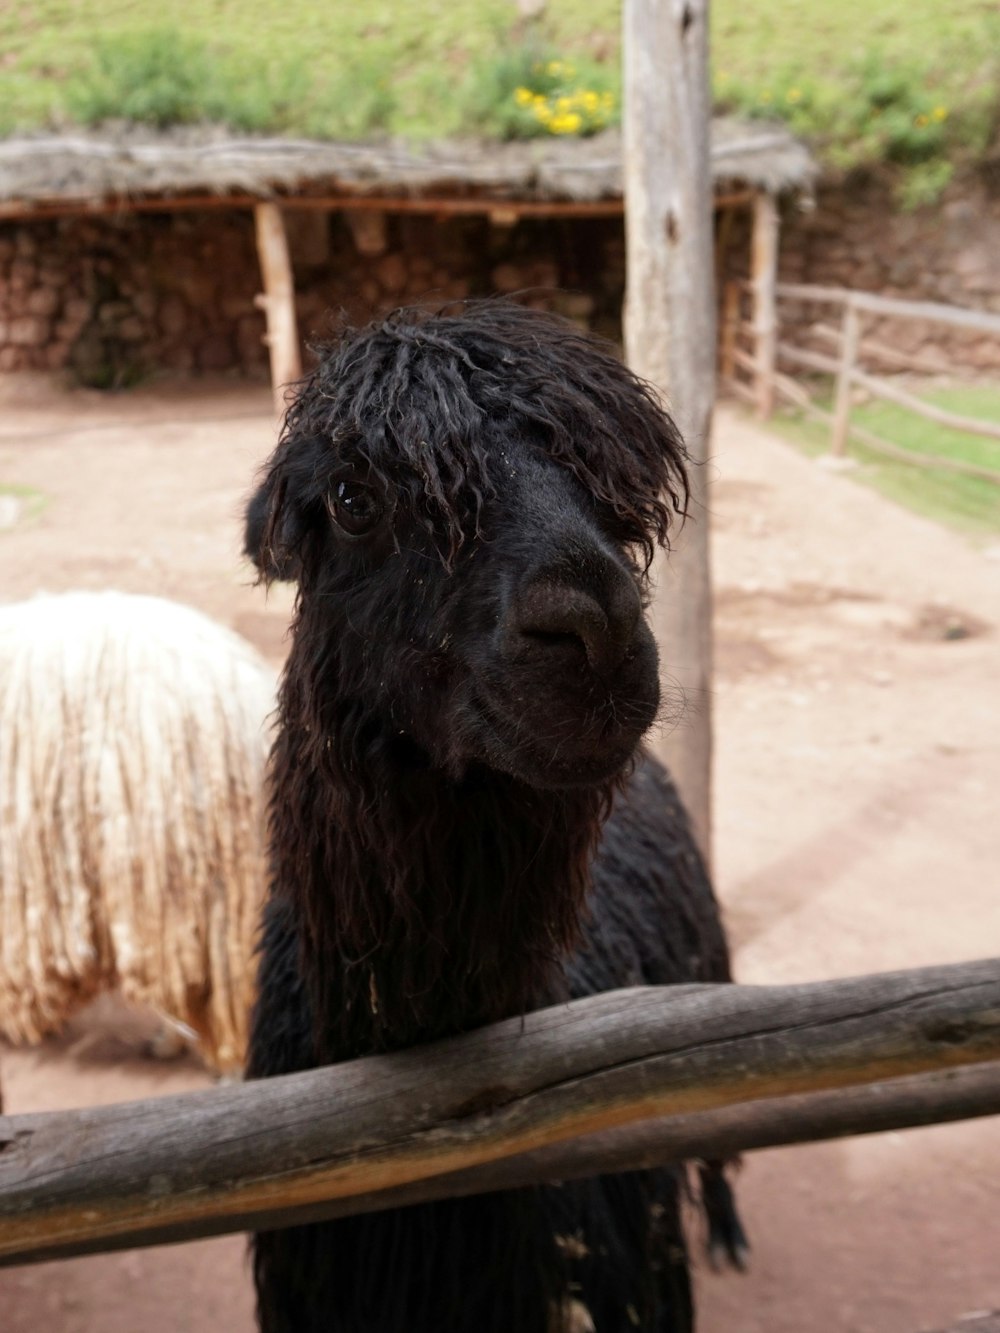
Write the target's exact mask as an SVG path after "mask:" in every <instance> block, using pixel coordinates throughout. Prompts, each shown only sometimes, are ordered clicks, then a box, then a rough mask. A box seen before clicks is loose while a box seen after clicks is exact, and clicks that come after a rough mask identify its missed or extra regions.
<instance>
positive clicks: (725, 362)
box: [719, 278, 742, 384]
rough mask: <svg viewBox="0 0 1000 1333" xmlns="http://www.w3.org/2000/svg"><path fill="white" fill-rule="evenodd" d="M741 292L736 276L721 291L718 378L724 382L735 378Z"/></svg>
mask: <svg viewBox="0 0 1000 1333" xmlns="http://www.w3.org/2000/svg"><path fill="white" fill-rule="evenodd" d="M741 298H742V292H741V289H740V283H739V280H738V279H737V278H730V279H729V281H728V282H727V283H726V285H725V287H724V288H723V293H722V337H721V339H720V346H719V378H720V379H721V380H722V382H723V383H724V384H728V383H729V381H730V380H733V379H735V378H736V340H737V337H738V336H739V325H740V303H741Z"/></svg>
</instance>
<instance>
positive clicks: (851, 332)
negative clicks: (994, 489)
mask: <svg viewBox="0 0 1000 1333" xmlns="http://www.w3.org/2000/svg"><path fill="white" fill-rule="evenodd" d="M755 290H756V289H755V287H754V284H753V283H749V282H739V281H733V282H730V283H728V284H727V285H726V288H725V291H724V293H723V316H722V327H723V336H722V342H721V352H720V373H721V377H722V380H723V383H724V384H725V385H726V386H727V388H728V389H729V391H730V392H733V393H735V394H736V395H737V397H739V398H741V399H743V400H744V401H746V402H750V403H753V404H754V405H756V406H757V408H758V411H759V412H760V413H761V414H762V415H765V416H766V415H767V414H768V411H769V405H770V404H771V403H772V402H773V401H774V398H775V396H778V397H781V398H784V399H785V400H786V401H790V402H793V403H794V404H795V405H796V406H799V407H802V406H803V394H804V393H806V394H808V391H807V390H806V389H805V387H804V386H803V385H801V384H797V383H796V382H795V381H794V380H792V379H791V378H790V377H789V376H788V375H784V374H782V372H781V371H780V370H779V368H778V366H779V363H780V362H785V363H786V364H787V365H791V366H795V367H799V368H802V369H804V370H809V371H816V372H818V373H820V374H829V375H833V376H834V377H835V385H836V387H835V401H834V409H833V412H832V413H828V412H825V411H824V410H823V409H821V408H820V407H819V406H818V405H817V404H815V403H813V402H812V400H811V397H809V399H808V407H807V408H806V410H807V411H808V412H809V415H811V416H813V417H814V418H816V419H817V420H821V421H825V422H828V423H829V425H830V450H831V453H833V454H834V455H843V454H844V453H845V452H846V449H847V440H848V437H849V436H850V435H853V436H855V437H856V438H857V439H858V440H860V441H861V442H862V443H864V444H865V445H867V446H868V448H870V449H872V450H873V451H874V452H876V453H880V454H883V455H884V456H886V457H889V458H893V459H897V460H899V461H902V462H905V463H908V464H910V465H912V466H914V467H923V468H939V469H944V470H947V471H949V472H955V473H960V474H962V475H965V476H970V477H977V478H979V479H981V480H985V481H990V482H993V483H996V484H998V485H1000V469H997V468H993V467H987V466H984V465H982V464H978V463H967V462H965V461H964V460H961V459H952V458H943V457H941V456H939V455H936V454H918V453H915V452H914V451H912V450H907V449H903V448H901V447H900V446H899V445H895V444H892V443H891V442H890V441H888V440H885V439H883V438H882V437H881V436H879V435H876V434H875V433H874V432H872V431H868V430H865V429H863V428H862V427H860V426H858V425H857V424H856V423H854V422H852V421H851V406H852V391H853V390H854V389H856V388H860V389H863V390H864V391H865V392H867V393H869V394H871V395H872V396H873V397H876V398H882V399H884V400H885V401H887V402H891V403H895V404H896V405H897V406H898V407H903V408H905V409H906V410H907V411H910V412H914V413H916V414H917V415H919V416H922V417H924V418H925V419H926V420H928V421H933V422H935V423H936V424H938V425H941V426H945V427H947V428H949V429H951V430H957V431H962V432H965V433H967V434H971V435H978V436H982V437H985V438H986V439H990V440H1000V423H998V422H994V421H986V420H983V419H982V418H978V417H968V416H964V415H961V414H959V413H957V412H949V411H947V410H946V409H944V408H941V407H936V406H934V404H933V403H927V402H924V400H923V399H921V398H919V397H917V396H916V395H915V394H913V393H910V392H908V391H907V390H906V389H904V388H901V387H900V386H899V385H898V384H896V383H891V382H889V381H887V380H886V379H884V378H882V377H880V376H876V375H875V374H873V373H871V372H870V371H867V370H862V369H861V368H860V366H859V361H860V360H861V358H862V357H870V358H874V359H875V360H876V361H880V362H882V363H883V364H889V365H890V366H894V367H895V368H897V369H904V370H912V371H917V372H923V373H940V372H941V371H942V369H943V367H942V365H941V364H940V363H938V362H936V361H934V360H932V359H931V358H928V357H924V356H914V355H911V354H910V353H907V352H903V351H901V350H899V349H898V348H894V347H892V346H890V345H889V344H887V343H886V342H884V341H883V340H882V339H878V338H873V337H870V336H865V334H864V331H863V328H862V317H863V316H864V315H873V316H882V317H889V318H893V319H908V320H919V321H921V322H923V323H937V324H945V325H949V326H951V327H954V328H961V329H969V330H974V331H976V332H979V333H984V334H986V335H988V336H996V337H997V338H998V339H1000V315H995V314H991V313H990V312H988V311H980V310H965V309H961V308H960V307H957V306H948V305H941V304H939V303H936V302H932V301H904V300H898V299H896V298H894V297H887V296H879V295H877V294H876V293H874V292H860V291H854V290H852V289H850V288H846V287H822V286H813V285H809V284H804V283H787V282H785V283H781V282H779V283H777V284H776V285H775V287H774V295H775V300H776V301H797V302H804V303H808V304H814V305H835V306H839V307H840V308H841V310H842V312H843V314H842V321H841V327H840V328H839V329H834V328H832V327H831V326H830V325H829V324H822V323H819V324H816V325H814V326H813V327H812V328H811V329H810V334H811V335H813V336H814V337H815V338H817V339H819V341H821V342H822V343H825V344H827V346H830V345H831V344H832V347H833V350H832V352H830V353H827V352H822V351H816V350H815V349H813V348H809V347H801V346H799V345H797V344H792V343H790V342H789V341H788V340H787V339H782V338H781V337H780V336H777V337H776V336H775V334H774V329H773V328H769V330H768V335H767V337H766V338H764V337H763V336H762V332H761V330H760V328H758V323H759V321H755V320H754V319H751V318H749V317H747V316H746V315H745V314H744V310H743V307H744V302H745V300H746V299H747V298H750V297H752V296H753V294H754V292H755ZM756 304H759V302H758V303H756ZM739 371H744V372H745V373H746V375H747V376H748V378H747V379H741V378H740V376H739V374H738V372H739Z"/></svg>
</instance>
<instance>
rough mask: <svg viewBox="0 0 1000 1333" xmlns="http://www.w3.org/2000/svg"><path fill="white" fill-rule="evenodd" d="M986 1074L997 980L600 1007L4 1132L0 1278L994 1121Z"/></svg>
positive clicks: (993, 1040)
mask: <svg viewBox="0 0 1000 1333" xmlns="http://www.w3.org/2000/svg"><path fill="white" fill-rule="evenodd" d="M996 1062H1000V959H993V960H988V961H985V962H981V963H969V964H962V965H958V966H950V967H936V968H924V969H919V970H917V971H912V972H899V973H888V974H885V975H877V976H870V977H860V978H854V979H850V980H844V981H827V982H818V983H814V984H810V985H799V986H774V987H750V986H689V987H671V988H646V989H641V990H632V991H617V992H613V993H611V994H607V995H601V996H595V997H593V998H591V999H586V1000H580V1001H577V1002H575V1003H573V1004H568V1005H564V1006H562V1007H559V1008H553V1009H548V1010H544V1011H541V1012H539V1013H535V1014H530V1015H528V1016H527V1017H526V1018H524V1019H523V1020H520V1019H515V1020H510V1021H508V1022H505V1023H501V1024H497V1025H495V1026H493V1027H491V1028H487V1029H483V1030H481V1031H479V1032H475V1033H470V1034H468V1035H466V1036H462V1037H458V1038H455V1039H453V1040H451V1041H448V1042H440V1043H436V1044H435V1045H432V1046H428V1047H424V1048H421V1049H419V1050H410V1051H404V1052H400V1053H397V1054H395V1055H391V1056H377V1057H370V1058H368V1059H364V1060H358V1061H354V1062H352V1063H350V1064H345V1065H339V1066H335V1067H332V1068H328V1069H322V1070H311V1071H309V1072H306V1073H301V1074H292V1075H288V1076H286V1077H284V1078H280V1079H272V1080H267V1081H264V1082H261V1083H254V1084H244V1085H241V1086H237V1087H218V1088H213V1089H211V1090H208V1091H205V1092H200V1093H189V1094H186V1095H184V1096H180V1097H168V1098H160V1099H156V1100H152V1101H145V1102H135V1103H130V1104H124V1105H119V1106H109V1107H101V1108H91V1109H87V1110H81V1111H72V1112H58V1113H50V1114H45V1115H22V1116H10V1117H7V1118H0V1262H3V1263H7V1264H9V1263H23V1262H28V1261H34V1260H39V1259H45V1258H57V1257H64V1256H66V1255H70V1254H80V1253H89V1252H93V1251H96V1250H101V1249H116V1248H124V1247H127V1246H135V1245H146V1244H155V1243H161V1242H164V1241H175V1240H182V1239H190V1238H193V1237H196V1236H206V1235H213V1234H217V1233H219V1232H224V1231H237V1230H243V1229H245V1228H248V1227H259V1226H267V1227H273V1226H282V1225H287V1224H289V1223H292V1222H298V1221H302V1220H305V1219H315V1218H318V1217H332V1216H343V1215H347V1214H351V1213H357V1212H363V1211H370V1210H372V1209H376V1208H379V1207H384V1206H387V1205H390V1204H395V1203H399V1202H415V1201H417V1200H418V1199H422V1198H432V1197H441V1196H443V1195H450V1194H459V1193H468V1192H471V1191H474V1190H481V1189H484V1188H504V1187H508V1186H513V1185H522V1184H525V1183H529V1182H530V1181H538V1180H542V1179H551V1178H553V1177H554V1176H556V1177H558V1176H561V1175H563V1174H565V1175H580V1174H592V1173H595V1172H599V1171H601V1170H607V1169H614V1168H615V1167H620V1166H621V1165H622V1164H623V1163H627V1162H632V1163H633V1164H635V1165H648V1164H650V1162H652V1161H655V1160H664V1159H667V1160H671V1159H676V1158H677V1157H679V1156H688V1155H695V1154H697V1155H703V1154H708V1155H712V1156H714V1155H717V1154H718V1153H720V1152H729V1151H734V1150H737V1149H738V1148H740V1147H754V1146H763V1145H764V1144H770V1143H775V1142H783V1141H802V1140H803V1139H806V1138H815V1137H823V1136H824V1135H826V1134H837V1133H845V1132H863V1131H864V1130H866V1129H875V1128H886V1127H888V1126H890V1125H905V1124H915V1123H920V1124H922V1123H927V1121H928V1120H940V1119H948V1118H953V1117H955V1116H962V1115H984V1114H995V1113H1000V1064H998V1063H996ZM975 1066H986V1068H985V1069H977V1068H974V1067H975ZM949 1070H950V1071H951V1074H950V1076H949V1074H948V1073H947V1072H945V1071H949ZM915 1075H923V1076H924V1077H923V1078H916V1079H915V1078H914V1077H913V1076H915ZM928 1075H930V1077H928ZM887 1080H895V1081H896V1082H894V1083H892V1082H887ZM870 1085H877V1086H876V1087H871V1086H870ZM859 1088H861V1089H866V1090H867V1094H866V1092H864V1091H863V1092H860V1093H859V1092H858V1091H854V1092H853V1093H846V1094H845V1093H844V1092H843V1090H844V1089H855V1090H857V1089H859ZM838 1090H840V1091H838ZM810 1094H812V1095H810ZM817 1094H818V1096H817ZM775 1098H777V1099H780V1100H778V1101H777V1102H774V1101H773V1099H775ZM661 1116H669V1117H673V1119H671V1120H670V1121H667V1122H665V1123H662V1124H660V1125H656V1126H652V1127H649V1126H648V1125H647V1126H644V1122H648V1121H649V1120H650V1119H652V1118H654V1117H661ZM585 1135H586V1136H591V1137H590V1138H589V1139H588V1140H586V1141H584V1142H575V1143H574V1142H571V1140H580V1139H581V1136H585Z"/></svg>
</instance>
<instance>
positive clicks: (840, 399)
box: [830, 300, 861, 458]
mask: <svg viewBox="0 0 1000 1333" xmlns="http://www.w3.org/2000/svg"><path fill="white" fill-rule="evenodd" d="M860 333H861V317H860V315H859V314H858V310H857V307H856V306H855V304H854V302H853V301H851V300H848V301H847V303H846V305H845V306H844V322H843V325H842V326H841V335H840V370H839V371H838V372H837V397H836V402H835V403H834V408H833V430H832V432H831V435H830V452H831V453H832V454H833V456H834V457H835V458H843V457H844V454H845V453H846V451H847V430H848V426H849V423H850V416H851V378H852V376H853V374H854V368H855V365H856V363H857V359H858V340H859V338H860Z"/></svg>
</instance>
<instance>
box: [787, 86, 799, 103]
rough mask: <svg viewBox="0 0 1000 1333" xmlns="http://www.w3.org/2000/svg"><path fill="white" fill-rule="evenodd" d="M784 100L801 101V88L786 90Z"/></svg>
mask: <svg viewBox="0 0 1000 1333" xmlns="http://www.w3.org/2000/svg"><path fill="white" fill-rule="evenodd" d="M785 101H786V102H801V101H802V90H801V88H789V90H788V92H787V93H786V94H785Z"/></svg>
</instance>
